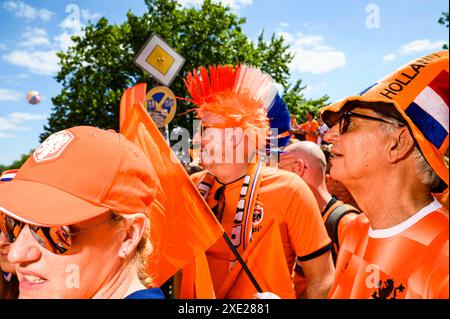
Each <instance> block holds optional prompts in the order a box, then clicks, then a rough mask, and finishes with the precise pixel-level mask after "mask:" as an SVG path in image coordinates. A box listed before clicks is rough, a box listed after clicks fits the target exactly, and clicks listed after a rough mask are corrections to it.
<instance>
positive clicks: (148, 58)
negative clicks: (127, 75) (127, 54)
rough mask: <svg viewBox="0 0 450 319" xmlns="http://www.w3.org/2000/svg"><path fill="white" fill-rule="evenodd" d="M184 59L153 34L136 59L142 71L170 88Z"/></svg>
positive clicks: (135, 61)
mask: <svg viewBox="0 0 450 319" xmlns="http://www.w3.org/2000/svg"><path fill="white" fill-rule="evenodd" d="M184 61H185V60H184V58H183V57H182V56H181V55H179V54H178V53H177V52H175V50H174V49H172V48H171V47H170V46H169V45H168V44H167V43H166V42H165V41H164V40H163V39H161V38H160V37H158V36H157V35H156V34H153V35H152V36H151V37H150V38H149V39H148V40H147V43H146V44H145V46H144V47H143V48H142V49H141V51H140V52H139V53H138V55H137V56H136V58H135V59H134V63H136V64H137V65H138V66H139V67H140V68H141V69H142V70H144V71H146V72H148V73H150V75H151V76H153V77H154V78H155V79H156V80H157V81H158V82H160V83H162V84H164V85H165V86H169V85H170V84H171V83H172V81H173V79H174V78H175V76H176V75H177V74H178V72H179V71H180V69H181V67H182V66H183V64H184Z"/></svg>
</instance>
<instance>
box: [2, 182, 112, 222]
mask: <svg viewBox="0 0 450 319" xmlns="http://www.w3.org/2000/svg"><path fill="white" fill-rule="evenodd" d="M0 190H1V191H0V203H1V205H0V211H2V212H4V213H5V214H7V215H8V216H10V217H13V218H14V219H17V220H20V221H22V222H25V223H29V224H34V225H40V226H48V227H50V226H64V225H72V224H76V223H79V222H81V221H85V220H88V219H90V218H93V217H96V216H99V215H101V214H104V213H106V212H108V211H109V210H110V209H109V208H107V207H102V206H96V205H94V204H91V203H89V202H87V201H85V200H82V199H80V198H78V197H76V196H74V195H71V194H69V193H66V192H63V191H61V190H59V189H57V188H55V187H52V186H48V185H45V184H41V183H36V182H31V181H21V180H13V181H11V182H8V183H2V184H0Z"/></svg>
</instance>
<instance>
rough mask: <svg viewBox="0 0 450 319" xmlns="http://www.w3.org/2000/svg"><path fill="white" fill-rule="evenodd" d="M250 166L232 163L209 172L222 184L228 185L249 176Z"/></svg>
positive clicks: (216, 167)
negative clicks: (246, 175)
mask: <svg viewBox="0 0 450 319" xmlns="http://www.w3.org/2000/svg"><path fill="white" fill-rule="evenodd" d="M249 166H250V164H249V163H239V164H236V163H230V164H221V165H218V166H215V167H212V168H208V170H209V171H210V172H211V173H213V174H214V176H216V178H217V179H218V180H219V181H220V182H221V183H223V184H228V183H231V182H234V181H235V180H238V179H239V178H241V177H242V176H244V175H245V174H247V171H248V167H249Z"/></svg>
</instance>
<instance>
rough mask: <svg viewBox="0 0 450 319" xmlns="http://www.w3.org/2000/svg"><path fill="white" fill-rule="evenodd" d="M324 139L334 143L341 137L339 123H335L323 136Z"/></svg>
mask: <svg viewBox="0 0 450 319" xmlns="http://www.w3.org/2000/svg"><path fill="white" fill-rule="evenodd" d="M323 139H324V140H325V141H326V142H328V143H334V142H336V141H337V140H338V139H339V125H338V124H335V125H333V126H332V127H331V128H330V129H329V130H328V131H326V133H325V134H324V136H323Z"/></svg>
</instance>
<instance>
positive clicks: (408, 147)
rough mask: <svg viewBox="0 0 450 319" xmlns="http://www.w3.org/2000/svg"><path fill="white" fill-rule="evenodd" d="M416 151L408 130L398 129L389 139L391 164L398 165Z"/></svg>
mask: <svg viewBox="0 0 450 319" xmlns="http://www.w3.org/2000/svg"><path fill="white" fill-rule="evenodd" d="M413 150H414V140H413V138H412V136H411V134H410V133H409V131H408V128H406V127H402V128H400V129H398V130H397V131H396V132H395V133H393V134H392V135H391V136H389V138H388V143H387V151H388V153H387V160H388V162H389V163H396V162H398V161H400V160H402V159H404V158H405V157H407V156H408V154H409V153H410V152H412V151H413Z"/></svg>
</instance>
